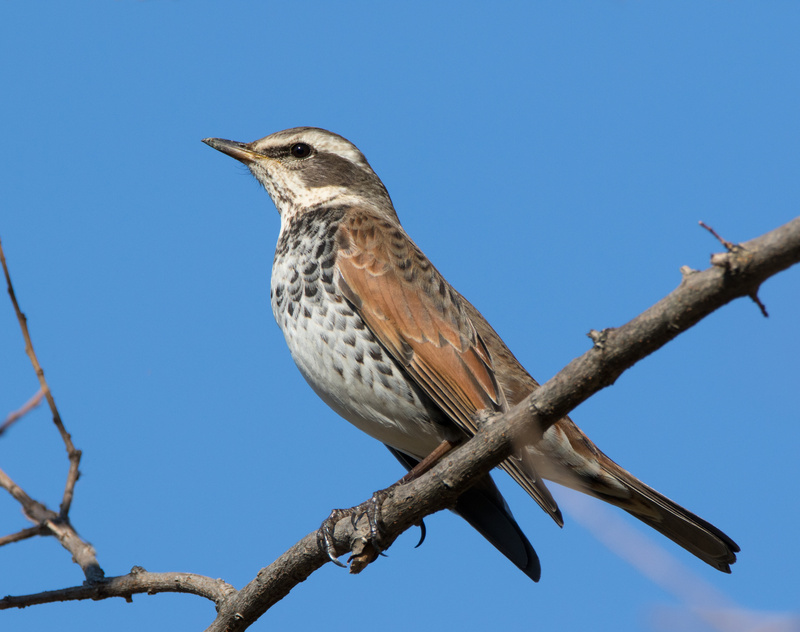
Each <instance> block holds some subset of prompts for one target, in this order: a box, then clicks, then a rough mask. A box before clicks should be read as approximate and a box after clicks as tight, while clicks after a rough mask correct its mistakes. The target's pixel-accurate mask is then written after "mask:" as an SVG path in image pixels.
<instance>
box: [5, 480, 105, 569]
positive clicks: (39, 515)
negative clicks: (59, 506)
mask: <svg viewBox="0 0 800 632" xmlns="http://www.w3.org/2000/svg"><path fill="white" fill-rule="evenodd" d="M0 487H2V488H3V489H6V490H8V492H9V493H10V494H11V495H12V496H13V497H14V499H15V500H16V501H17V502H18V503H19V504H20V505H22V511H23V513H24V514H25V517H26V518H27V519H28V520H30V521H31V522H33V523H34V524H36V525H38V526H37V527H34V529H38V530H39V531H40V534H41V535H54V536H56V538H58V541H59V542H60V543H61V546H63V547H64V548H65V549H67V551H69V552H70V553H72V559H73V560H75V563H77V564H78V565H79V566H80V567H81V569H83V572H84V575H86V579H87V580H88V581H90V582H94V581H98V580H101V579H102V578H103V575H104V573H103V569H102V568H100V564H99V563H98V562H97V557H96V556H95V551H94V549H93V548H92V545H91V544H89V543H88V542H85V541H84V540H82V539H81V537H80V536H79V535H78V534H77V532H76V531H75V529H74V528H73V527H72V525H71V524H70V523H69V520H68V519H65V518H63V517H62V516H61V515H60V514H57V513H55V512H54V511H52V510H50V509H48V508H47V507H46V506H45V505H43V504H42V503H40V502H39V501H37V500H34V499H33V498H31V497H30V496H28V494H26V493H25V490H23V489H22V488H21V487H20V486H19V485H17V484H16V483H15V482H14V481H13V480H11V477H10V476H8V474H6V473H5V472H4V471H3V470H0ZM29 532H30V530H27V531H25V532H19V533H29ZM19 533H18V534H16V535H19ZM30 535H35V534H34V533H32V532H31V533H30V534H29V535H26V537H30ZM22 539H24V538H22V537H19V538H16V537H15V536H7V537H6V538H3V539H2V540H0V544H9V543H11V542H17V541H19V540H22Z"/></svg>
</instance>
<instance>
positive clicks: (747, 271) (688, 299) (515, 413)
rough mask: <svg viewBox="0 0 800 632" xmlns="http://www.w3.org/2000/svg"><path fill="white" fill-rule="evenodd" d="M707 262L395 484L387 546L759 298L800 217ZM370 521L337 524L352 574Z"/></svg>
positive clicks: (310, 555)
mask: <svg viewBox="0 0 800 632" xmlns="http://www.w3.org/2000/svg"><path fill="white" fill-rule="evenodd" d="M711 262H712V265H711V267H710V268H708V269H706V270H704V271H702V272H696V271H684V273H683V279H682V281H681V284H680V285H679V286H678V287H677V288H676V289H675V290H674V291H672V292H671V293H670V294H669V295H668V296H666V297H665V298H663V299H662V300H660V301H659V302H658V303H656V304H655V305H653V306H652V307H650V308H649V309H648V310H647V311H645V312H644V313H642V314H641V315H639V316H637V317H636V318H634V319H633V320H631V321H630V322H628V323H627V324H625V325H623V326H622V327H619V328H617V329H605V330H603V331H602V332H592V333H591V334H590V336H591V337H592V339H593V341H594V345H593V347H592V348H591V349H590V350H589V351H587V352H586V353H584V354H583V355H582V356H580V357H579V358H576V359H575V360H573V361H572V362H570V363H569V364H568V365H567V366H566V367H565V368H564V369H562V370H561V371H559V373H558V374H556V375H555V376H554V377H553V378H552V379H551V380H549V381H548V382H546V383H545V384H543V385H542V386H541V387H540V388H538V389H536V390H535V391H534V392H533V393H532V394H531V395H530V396H529V397H527V398H526V399H525V400H523V401H522V402H520V403H519V404H518V405H517V406H515V407H514V408H513V409H511V410H510V411H508V412H507V413H506V414H504V415H501V416H497V417H495V418H493V419H490V420H488V421H487V422H486V423H484V425H483V427H482V428H481V430H480V432H478V434H476V435H475V436H474V437H473V438H472V439H470V441H468V442H467V443H465V444H464V445H463V446H460V447H459V448H456V449H455V450H453V451H452V452H450V453H448V454H447V455H446V456H445V457H444V458H443V459H442V461H441V462H440V463H438V464H437V465H436V466H435V467H434V468H432V469H431V470H430V471H429V472H428V473H427V474H425V475H424V476H422V477H420V478H418V479H417V480H415V481H412V482H410V483H407V484H404V485H401V486H399V487H396V488H394V489H393V490H392V492H391V493H390V495H389V497H388V498H387V499H386V500H385V501H384V503H383V506H382V509H381V525H382V530H383V538H382V544H383V545H384V546H388V545H390V544H391V543H392V542H393V541H394V540H395V539H396V538H397V537H398V536H399V535H400V534H401V533H402V532H403V531H405V530H406V529H408V528H409V527H411V526H413V525H414V524H417V523H419V521H420V520H421V519H422V518H424V517H425V516H427V515H429V514H431V513H434V512H436V511H440V510H442V509H445V508H447V507H451V506H453V504H454V503H455V500H456V498H458V496H459V495H460V494H462V493H463V492H464V491H465V490H466V489H467V488H468V487H469V486H470V484H472V483H473V482H475V481H476V480H478V479H479V478H480V477H481V476H483V475H484V474H486V473H488V472H489V471H490V470H491V469H492V468H494V467H496V466H497V465H498V464H499V463H500V462H501V461H502V460H503V459H504V458H506V457H507V456H509V455H510V454H511V453H512V451H513V446H514V445H515V444H516V443H518V442H521V443H529V442H531V441H532V440H535V438H536V436H537V435H541V434H542V433H543V432H545V431H546V430H547V429H548V428H549V427H550V426H552V425H553V424H554V423H555V422H556V421H558V420H559V419H561V418H562V417H564V416H565V415H567V414H568V413H569V412H570V411H571V410H572V409H573V408H575V407H576V406H578V405H579V404H580V403H582V402H583V401H585V400H586V399H588V398H589V397H590V396H591V395H593V394H594V393H596V392H598V391H599V390H601V389H603V388H605V387H606V386H610V385H611V384H613V383H614V381H615V380H616V379H617V378H618V377H619V376H620V375H621V374H622V373H623V372H624V371H625V370H626V369H628V368H629V367H631V366H632V365H633V364H635V363H636V362H638V361H639V360H642V359H643V358H645V357H646V356H648V355H650V354H651V353H653V351H655V350H657V349H659V348H660V347H662V346H664V345H665V344H666V343H668V342H669V341H670V340H672V339H673V338H675V337H676V336H677V335H678V334H680V333H682V332H684V331H686V330H687V329H689V328H690V327H692V326H693V325H695V324H696V323H697V322H699V321H700V320H702V319H703V318H705V317H706V316H708V315H709V314H711V313H712V312H713V311H715V310H716V309H718V308H720V307H722V306H723V305H725V304H727V303H729V302H730V301H732V300H734V299H736V298H739V297H742V296H751V297H756V296H757V293H758V289H759V287H760V286H761V284H762V283H763V282H764V281H765V280H766V279H767V278H769V277H770V276H772V275H774V274H777V273H778V272H780V271H782V270H785V269H786V268H788V267H789V266H791V265H793V264H796V263H798V262H800V218H796V219H794V220H792V221H791V222H789V223H787V224H785V225H783V226H781V227H779V228H777V229H775V230H773V231H771V232H769V233H767V234H765V235H763V236H761V237H758V238H757V239H753V240H752V241H749V242H746V243H744V244H740V245H738V246H737V247H734V248H731V249H730V251H729V252H727V253H725V254H715V255H713V256H712V259H711ZM365 523H366V520H365V519H362V520H361V521H359V522H358V523H357V525H356V526H355V527H354V526H353V525H352V524H351V521H350V519H349V518H345V519H343V520H341V521H339V522H338V523H337V525H336V531H335V542H336V552H337V554H339V555H343V554H344V553H346V552H348V551H354V550H355V551H357V552H356V553H355V559H353V564H352V565H351V571H352V570H354V567H355V571H356V572H358V571H360V569H361V568H363V565H364V564H366V563H369V562H370V561H372V559H374V557H375V552H374V551H370V550H369V546H368V543H366V538H365V534H366V532H367V531H366V524H365ZM365 544H366V546H367V550H364V546H365ZM327 561H328V560H327V558H326V556H325V555H324V554H323V553H321V552H320V551H319V549H318V548H317V545H316V533H311V534H309V535H307V536H306V537H305V538H303V539H302V540H301V541H300V542H298V543H297V544H295V545H294V546H293V547H292V548H291V549H289V551H287V552H286V553H284V554H283V555H282V556H281V557H280V558H278V559H277V560H276V561H275V562H273V563H272V564H270V565H269V566H268V567H266V568H264V569H262V570H261V571H259V573H258V575H257V577H256V578H255V579H254V580H253V581H251V582H250V583H249V584H248V585H247V586H245V587H244V588H242V590H240V591H239V592H238V593H237V594H236V595H235V596H233V597H232V598H231V599H230V600H229V601H228V602H226V603H225V604H223V605H222V607H220V609H219V614H218V616H217V619H216V620H215V621H214V622H213V623H212V625H211V626H209V627H208V629H207V631H206V632H222V631H225V632H235V631H237V630H244V629H245V628H247V627H248V626H249V625H250V624H252V623H253V622H254V621H255V620H256V619H258V617H260V616H261V615H262V614H263V613H264V612H266V611H267V610H268V609H269V608H270V607H271V606H272V605H273V604H274V603H277V602H278V601H280V600H281V599H282V598H283V597H285V596H286V595H287V594H288V593H289V591H290V590H291V589H292V588H293V587H294V586H296V585H297V584H298V583H300V582H302V581H304V580H305V579H306V578H307V577H308V576H309V575H310V574H311V573H312V572H313V571H314V570H316V568H318V567H319V566H322V565H323V564H324V563H326V562H327Z"/></svg>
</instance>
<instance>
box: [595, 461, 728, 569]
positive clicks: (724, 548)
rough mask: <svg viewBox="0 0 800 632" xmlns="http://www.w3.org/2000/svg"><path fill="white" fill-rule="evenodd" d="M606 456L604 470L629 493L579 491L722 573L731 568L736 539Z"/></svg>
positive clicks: (598, 490)
mask: <svg viewBox="0 0 800 632" xmlns="http://www.w3.org/2000/svg"><path fill="white" fill-rule="evenodd" d="M606 460H608V461H609V462H610V463H611V464H612V465H613V467H608V466H607V465H606V468H605V469H606V471H607V472H608V473H610V474H612V475H614V476H615V477H616V478H617V479H618V480H619V481H620V482H621V483H622V484H623V485H625V486H626V487H627V488H628V490H629V491H630V497H629V498H618V497H614V496H605V495H604V494H603V491H602V490H600V489H597V490H592V489H590V490H586V489H582V490H581V491H586V492H587V493H589V494H591V495H593V496H597V497H598V498H600V499H601V500H605V501H607V502H609V503H611V504H613V505H616V506H618V507H620V508H621V509H624V510H625V511H627V512H628V513H629V514H631V515H632V516H634V517H635V518H638V519H639V520H641V521H642V522H644V523H645V524H646V525H648V526H650V527H652V528H653V529H655V530H656V531H658V532H659V533H662V534H663V535H665V536H667V537H668V538H669V539H670V540H672V541H673V542H675V543H676V544H678V545H679V546H682V547H683V548H684V549H686V550H687V551H689V553H692V554H693V555H696V556H697V557H698V558H700V559H701V560H703V561H704V562H706V563H707V564H710V565H711V566H713V567H714V568H716V569H718V570H720V571H722V572H723V573H730V572H731V567H730V565H731V564H733V563H734V562H735V561H736V553H738V552H739V545H738V544H736V542H734V541H733V540H732V539H731V538H730V537H728V536H727V535H726V534H725V533H723V532H722V531H720V530H719V529H717V527H715V526H714V525H712V524H711V523H709V522H707V521H705V520H703V519H702V518H700V517H699V516H697V515H695V514H694V513H692V512H691V511H689V510H688V509H685V508H684V507H681V506H680V505H679V504H677V503H676V502H674V501H672V500H670V499H669V498H667V497H666V496H664V495H663V494H660V493H659V492H657V491H656V490H654V489H653V488H652V487H649V486H648V485H646V484H645V483H643V482H642V481H640V480H639V479H637V478H635V477H634V476H632V475H631V474H630V473H628V472H627V471H625V470H623V469H622V468H621V467H620V466H619V465H617V464H616V463H614V462H613V461H611V459H608V457H606ZM604 465H605V463H604Z"/></svg>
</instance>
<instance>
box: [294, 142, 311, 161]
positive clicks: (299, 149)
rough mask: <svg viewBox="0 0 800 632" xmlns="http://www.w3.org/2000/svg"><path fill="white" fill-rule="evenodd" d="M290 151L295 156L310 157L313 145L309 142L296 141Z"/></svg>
mask: <svg viewBox="0 0 800 632" xmlns="http://www.w3.org/2000/svg"><path fill="white" fill-rule="evenodd" d="M289 153H290V154H292V156H294V157H295V158H308V157H309V156H310V155H311V145H309V144H307V143H295V144H294V145H292V147H291V149H289Z"/></svg>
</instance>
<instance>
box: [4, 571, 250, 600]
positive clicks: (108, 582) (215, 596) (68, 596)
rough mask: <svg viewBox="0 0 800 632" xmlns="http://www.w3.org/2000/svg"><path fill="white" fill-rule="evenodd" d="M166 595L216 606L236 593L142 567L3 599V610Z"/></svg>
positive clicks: (197, 578)
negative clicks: (193, 598) (180, 595)
mask: <svg viewBox="0 0 800 632" xmlns="http://www.w3.org/2000/svg"><path fill="white" fill-rule="evenodd" d="M164 592H178V593H190V594H192V595H199V596H201V597H205V598H206V599H210V600H211V601H213V602H214V603H220V602H222V601H224V600H225V599H226V598H227V597H228V595H230V594H231V593H235V592H236V591H235V589H234V588H233V586H231V585H230V584H227V583H225V582H224V581H222V580H221V579H212V578H210V577H205V576H203V575H195V574H194V573H148V572H147V571H146V570H144V569H143V568H141V567H140V566H134V567H133V568H132V569H131V572H130V573H128V574H127V575H120V576H119V577H109V578H107V579H103V580H102V581H99V582H96V583H93V584H84V585H83V586H73V587H71V588H62V589H61V590H48V591H45V592H40V593H36V594H34V595H25V596H23V597H11V596H9V597H5V598H3V599H0V610H8V609H9V608H25V607H27V606H35V605H38V604H43V603H54V602H56V601H77V600H83V599H93V600H95V601H96V600H99V599H108V598H109V597H122V598H123V599H125V600H126V601H131V597H132V596H133V595H135V594H140V593H147V594H151V595H152V594H156V593H164Z"/></svg>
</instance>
